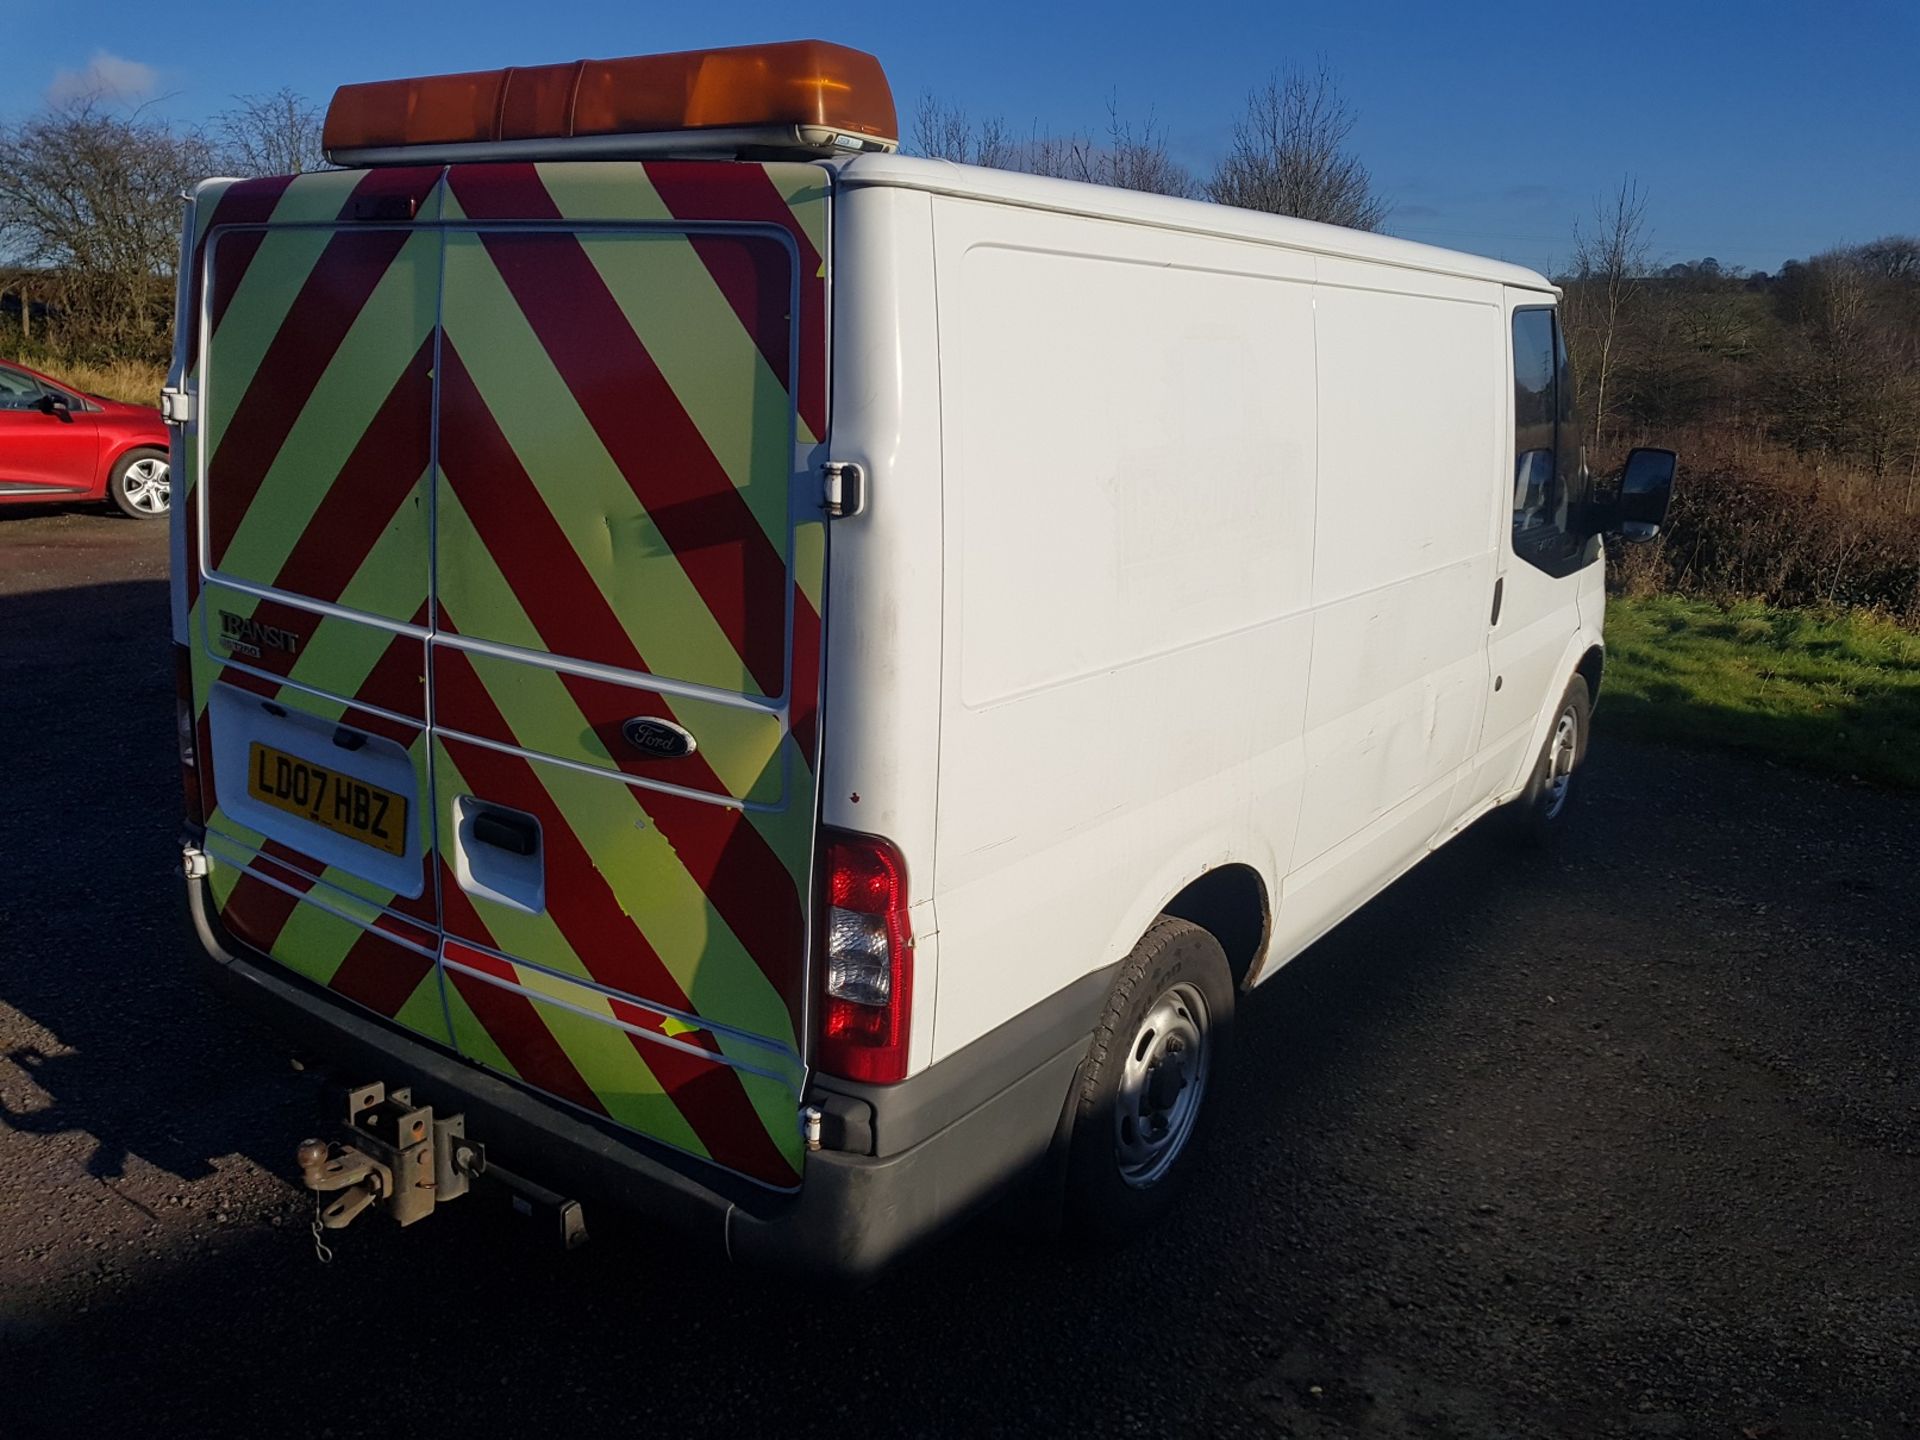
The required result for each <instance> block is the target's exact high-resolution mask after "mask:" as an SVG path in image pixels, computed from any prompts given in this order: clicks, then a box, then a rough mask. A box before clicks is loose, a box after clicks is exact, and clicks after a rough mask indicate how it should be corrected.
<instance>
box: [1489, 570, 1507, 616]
mask: <svg viewBox="0 0 1920 1440" xmlns="http://www.w3.org/2000/svg"><path fill="white" fill-rule="evenodd" d="M1506 594H1507V577H1506V576H1504V575H1502V576H1501V577H1500V578H1499V579H1498V580H1496V581H1494V582H1493V618H1492V619H1491V620H1489V621H1487V624H1488V625H1489V626H1492V625H1498V624H1499V623H1500V602H1501V601H1502V600H1503V599H1505V598H1506Z"/></svg>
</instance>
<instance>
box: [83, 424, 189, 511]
mask: <svg viewBox="0 0 1920 1440" xmlns="http://www.w3.org/2000/svg"><path fill="white" fill-rule="evenodd" d="M137 450H151V451H153V453H154V454H156V455H158V456H160V457H161V458H162V459H164V460H165V461H166V462H167V464H168V465H169V466H171V465H172V464H173V455H172V453H171V450H170V447H168V446H166V445H156V444H154V443H153V441H151V440H144V439H141V438H140V437H139V436H135V435H115V436H109V437H103V438H102V441H101V445H100V467H99V473H98V474H97V475H96V476H95V477H94V489H95V490H97V491H98V492H99V498H100V499H103V500H105V499H109V498H111V490H110V487H111V486H112V484H113V472H114V471H116V470H118V469H119V468H120V462H121V461H122V460H125V459H126V458H127V457H128V456H129V455H131V454H133V453H134V452H135V451H137Z"/></svg>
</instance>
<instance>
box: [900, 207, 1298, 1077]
mask: <svg viewBox="0 0 1920 1440" xmlns="http://www.w3.org/2000/svg"><path fill="white" fill-rule="evenodd" d="M934 226H935V247H936V252H937V255H936V266H937V273H938V276H939V283H940V327H941V330H940V333H941V370H940V393H941V399H942V422H943V443H944V486H945V516H946V530H945V536H944V541H945V544H944V553H945V557H946V575H945V585H946V605H945V636H946V656H945V675H944V686H943V689H944V694H943V703H942V715H943V721H942V732H941V776H940V797H939V835H938V842H937V847H938V855H937V877H936V878H937V886H938V889H937V903H938V906H939V916H940V926H941V954H942V956H943V957H944V962H943V969H942V983H941V989H940V1002H939V1021H938V1028H937V1032H936V1036H935V1043H936V1048H937V1050H938V1051H939V1052H940V1053H943V1054H944V1053H950V1052H951V1051H952V1050H954V1049H957V1048H958V1047H960V1046H962V1045H964V1044H965V1043H966V1042H967V1041H969V1040H971V1039H973V1038H975V1037H976V1036H978V1035H980V1034H982V1033H984V1032H985V1031H987V1030H989V1029H991V1028H992V1027H993V1026H994V1025H996V1024H998V1023H999V1022H1001V1021H1003V1020H1005V1019H1007V1018H1008V1017H1009V1016H1011V1015H1014V1014H1017V1013H1019V1012H1020V1011H1022V1010H1024V1009H1026V1008H1028V1007H1030V1006H1032V1005H1034V1004H1036V1003H1037V1002H1039V1001H1040V1000H1042V999H1044V998H1046V997H1047V996H1049V995H1051V994H1053V993H1054V992H1056V991H1057V990H1059V989H1061V988H1062V987H1063V986H1065V985H1066V984H1068V983H1069V982H1070V981H1072V980H1073V979H1075V978H1077V977H1078V976H1080V975H1082V974H1085V973H1087V972H1089V971H1091V970H1094V969H1096V968H1099V967H1101V966H1104V965H1107V964H1110V963H1112V962H1113V961H1115V960H1117V959H1118V958H1119V957H1120V956H1122V955H1124V954H1125V953H1126V951H1127V949H1128V948H1129V947H1130V946H1131V945H1132V943H1133V941H1134V940H1135V939H1136V938H1137V937H1138V935H1139V934H1140V933H1141V932H1142V931H1143V930H1144V929H1145V928H1146V925H1147V924H1148V923H1149V922H1150V920H1151V918H1152V916H1153V914H1154V913H1155V912H1156V911H1157V910H1158V908H1159V907H1160V906H1161V905H1162V904H1163V903H1165V901H1166V900H1167V899H1168V898H1170V897H1171V895H1172V894H1173V893H1174V892H1175V891H1176V890H1178V889H1179V888H1180V886H1181V885H1182V884H1184V883H1185V882H1186V881H1187V880H1189V879H1191V878H1192V877H1193V876H1194V875H1197V874H1199V873H1200V872H1201V871H1202V870H1204V869H1205V868H1206V867H1207V866H1208V865H1210V864H1214V863H1219V862H1221V861H1223V860H1226V859H1229V858H1231V859H1237V860H1243V861H1248V862H1249V863H1253V864H1255V865H1256V866H1257V868H1259V869H1261V870H1262V871H1263V872H1264V873H1265V874H1267V875H1268V876H1269V877H1274V876H1277V875H1279V874H1281V873H1284V869H1285V865H1286V862H1287V856H1288V851H1289V849H1290V846H1291V840H1292V818H1293V813H1294V808H1295V802H1296V799H1297V796H1298V793H1299V785H1300V775H1301V733H1302V721H1303V717H1304V709H1305V701H1306V679H1307V659H1308V646H1309V642H1310V638H1311V625H1312V621H1311V616H1310V615H1309V613H1308V608H1307V607H1308V603H1309V600H1310V597H1311V586H1312V565H1313V529H1314V485H1313V476H1314V453H1315V410H1314V374H1313V326H1314V316H1313V297H1312V287H1311V280H1312V274H1313V272H1312V261H1311V259H1310V258H1308V257H1304V256H1301V255H1298V254H1294V253H1291V252H1287V251H1283V250H1279V249H1275V248H1272V247H1263V246H1255V245H1247V244H1241V243H1236V242H1233V241H1225V240H1216V239H1211V238H1204V237H1196V236H1185V235H1177V234H1172V233H1169V232H1166V231H1161V230H1155V229H1149V228H1146V227H1140V226H1129V225H1122V224H1115V223H1110V222H1100V221H1093V220H1087V219H1081V218H1076V217H1069V216H1061V215H1055V214H1049V213H1045V212H1039V211H1030V210H1023V209H1016V208H1012V207H1006V206H995V205H989V204H982V203H979V202H974V201H966V200H956V199H947V198H936V199H935V201H934Z"/></svg>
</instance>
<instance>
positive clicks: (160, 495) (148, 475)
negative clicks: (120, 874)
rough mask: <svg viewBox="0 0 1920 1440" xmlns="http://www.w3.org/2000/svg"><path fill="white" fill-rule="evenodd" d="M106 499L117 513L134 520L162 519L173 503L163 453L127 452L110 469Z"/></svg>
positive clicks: (147, 451) (164, 453)
mask: <svg viewBox="0 0 1920 1440" xmlns="http://www.w3.org/2000/svg"><path fill="white" fill-rule="evenodd" d="M107 496H108V498H109V499H111V500H112V501H113V503H114V504H115V505H117V506H119V507H120V513H121V514H123V515H131V516H132V517H133V518H134V519H136V520H159V519H161V518H163V517H164V516H165V515H166V513H167V510H168V507H169V506H170V505H171V504H172V501H173V486H172V484H171V482H170V480H169V477H168V474H167V452H166V451H164V450H129V451H128V452H127V453H126V454H125V455H122V456H121V457H120V463H119V464H117V465H115V466H114V467H113V476H112V478H111V479H109V480H108V481H107Z"/></svg>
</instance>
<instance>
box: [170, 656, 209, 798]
mask: <svg viewBox="0 0 1920 1440" xmlns="http://www.w3.org/2000/svg"><path fill="white" fill-rule="evenodd" d="M173 727H174V732H175V734H176V735H177V736H178V738H179V742H180V804H181V808H182V812H183V813H184V814H185V815H186V817H187V819H188V821H190V822H191V823H192V824H195V825H204V824H206V823H207V817H206V810H205V807H204V805H203V804H202V803H201V800H200V736H199V727H198V725H197V723H196V719H195V712H194V706H193V652H192V651H190V650H189V649H187V647H186V646H184V645H175V646H174V647H173Z"/></svg>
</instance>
